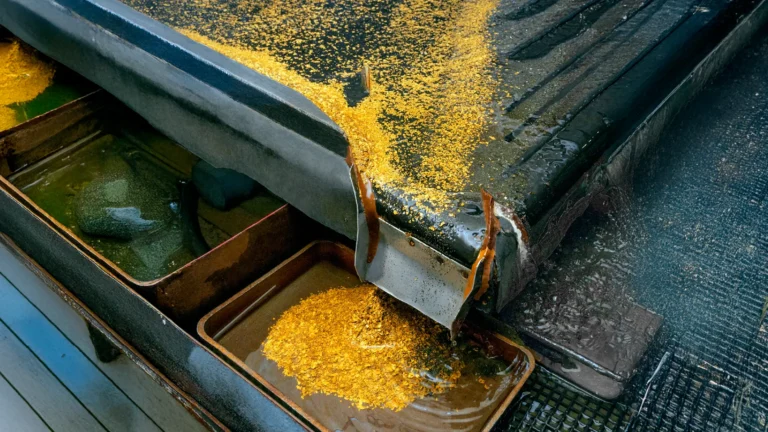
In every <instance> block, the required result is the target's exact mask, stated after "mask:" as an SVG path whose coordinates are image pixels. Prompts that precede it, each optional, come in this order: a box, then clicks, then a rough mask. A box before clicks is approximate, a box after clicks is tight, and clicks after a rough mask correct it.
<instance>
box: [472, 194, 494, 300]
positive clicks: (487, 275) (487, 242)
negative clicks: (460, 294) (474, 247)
mask: <svg viewBox="0 0 768 432" xmlns="http://www.w3.org/2000/svg"><path fill="white" fill-rule="evenodd" d="M480 193H481V195H482V197H483V212H484V213H485V237H484V238H483V243H482V245H481V246H480V253H478V254H477V259H475V262H474V263H473V264H472V269H471V271H470V272H469V278H468V279H467V285H466V287H465V288H464V300H466V299H467V297H469V295H470V294H472V288H474V282H475V278H476V277H477V272H478V271H481V269H480V265H481V264H482V265H483V268H482V272H483V273H482V278H481V282H480V289H479V290H478V292H477V294H475V300H479V299H480V297H482V295H483V294H485V292H486V291H487V290H488V286H489V285H490V283H491V273H492V270H493V259H494V257H495V256H496V236H497V235H498V234H499V231H501V224H500V223H499V219H498V218H497V217H496V215H495V214H494V212H493V208H494V200H493V197H492V196H491V194H489V193H488V192H486V191H485V190H481V191H480Z"/></svg>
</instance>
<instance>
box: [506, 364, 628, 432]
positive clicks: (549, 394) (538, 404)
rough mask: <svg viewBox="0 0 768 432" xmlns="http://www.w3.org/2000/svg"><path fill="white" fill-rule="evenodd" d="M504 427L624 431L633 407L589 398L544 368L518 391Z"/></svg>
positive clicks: (544, 430)
mask: <svg viewBox="0 0 768 432" xmlns="http://www.w3.org/2000/svg"><path fill="white" fill-rule="evenodd" d="M511 411H512V412H511V414H510V415H509V417H508V420H507V426H506V427H505V428H504V429H503V430H505V431H508V432H513V431H536V432H554V431H585V432H586V431H589V432H615V431H623V430H624V429H625V428H626V425H627V424H628V423H629V420H630V418H631V415H632V410H630V409H629V408H627V407H625V406H624V405H622V404H613V403H609V402H604V401H601V400H599V399H596V398H593V397H590V396H588V395H586V394H584V393H582V392H581V391H580V390H577V389H575V388H574V387H572V386H570V385H569V384H567V383H566V382H565V381H563V380H562V379H561V378H559V377H557V376H556V375H554V374H553V373H551V372H548V371H547V370H545V369H543V368H539V369H536V371H535V372H534V374H533V376H531V378H530V379H529V380H528V383H527V384H526V386H525V387H524V389H523V391H522V392H521V393H520V397H519V398H518V400H517V402H516V404H515V406H514V408H512V409H511Z"/></svg>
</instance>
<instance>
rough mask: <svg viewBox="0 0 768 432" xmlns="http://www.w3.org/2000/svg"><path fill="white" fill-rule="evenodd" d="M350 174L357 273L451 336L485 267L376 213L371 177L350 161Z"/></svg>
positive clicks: (479, 286) (480, 282)
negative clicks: (464, 260)
mask: <svg viewBox="0 0 768 432" xmlns="http://www.w3.org/2000/svg"><path fill="white" fill-rule="evenodd" d="M350 179H351V181H352V185H353V188H354V192H355V198H356V202H357V240H356V242H355V270H356V271H357V275H358V277H360V279H361V280H363V281H368V282H370V283H372V284H374V285H376V286H377V287H378V288H380V289H382V290H383V291H385V292H386V293H387V294H389V295H391V296H393V297H395V298H396V299H398V300H400V301H402V302H403V303H406V304H407V305H409V306H411V307H413V308H415V309H416V310H418V311H419V312H421V313H423V314H424V315H426V316H427V317H429V318H431V319H432V320H434V321H435V322H437V323H439V324H441V325H442V326H444V327H446V328H448V329H449V330H450V332H451V336H452V337H455V336H456V335H457V334H458V330H459V328H460V326H461V323H462V321H463V319H464V317H465V316H466V314H467V312H468V311H469V307H470V305H471V303H472V299H473V297H474V296H475V294H476V293H478V292H482V291H483V290H484V288H483V286H482V285H483V279H484V278H483V274H484V273H485V272H483V271H473V270H472V269H470V268H467V267H466V266H464V265H462V264H461V263H459V262H457V261H456V260H454V259H453V258H451V257H449V256H447V255H445V254H443V253H441V252H440V251H438V250H436V249H434V248H432V247H431V246H429V245H427V244H426V243H424V242H422V241H421V240H419V239H418V238H416V237H414V236H412V235H411V234H410V233H406V232H404V231H402V230H400V229H399V228H397V227H396V226H394V225H393V224H391V223H389V222H387V221H386V220H385V219H383V218H381V217H379V216H378V215H377V214H376V213H375V198H374V196H373V190H372V188H371V185H370V182H368V181H367V180H366V179H365V178H364V177H363V176H362V175H361V174H360V173H359V172H358V171H357V168H356V167H355V166H354V165H351V166H350ZM366 201H367V202H366ZM371 208H373V211H371ZM491 260H493V258H492V257H491ZM485 262H486V257H484V256H482V254H481V256H479V257H478V260H477V261H476V262H475V264H474V265H473V269H475V268H485ZM486 288H487V279H486Z"/></svg>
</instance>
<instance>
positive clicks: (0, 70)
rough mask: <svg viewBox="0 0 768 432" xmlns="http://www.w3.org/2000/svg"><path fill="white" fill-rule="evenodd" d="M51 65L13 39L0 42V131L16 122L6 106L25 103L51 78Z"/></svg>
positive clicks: (12, 111) (52, 71)
mask: <svg viewBox="0 0 768 432" xmlns="http://www.w3.org/2000/svg"><path fill="white" fill-rule="evenodd" d="M53 73H54V69H53V66H52V65H51V64H50V63H48V62H46V61H44V60H42V59H40V58H39V56H38V55H37V52H36V51H35V50H34V49H32V48H31V47H29V46H27V45H24V44H22V43H20V42H19V41H17V40H12V41H7V42H4V41H0V130H5V129H8V128H10V127H12V126H15V125H16V123H17V119H16V111H14V110H13V109H12V108H10V107H9V106H8V105H12V104H17V103H23V102H29V101H31V100H32V99H34V98H35V97H37V95H39V94H40V93H42V92H43V90H45V89H46V88H47V87H48V86H49V85H51V80H52V79H53Z"/></svg>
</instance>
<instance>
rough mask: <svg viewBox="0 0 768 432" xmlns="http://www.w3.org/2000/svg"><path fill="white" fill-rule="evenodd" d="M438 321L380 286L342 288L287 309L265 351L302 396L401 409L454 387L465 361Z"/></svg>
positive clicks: (266, 344) (273, 330)
mask: <svg viewBox="0 0 768 432" xmlns="http://www.w3.org/2000/svg"><path fill="white" fill-rule="evenodd" d="M447 341H448V339H447V336H446V334H445V332H444V329H442V328H441V327H440V326H439V325H438V324H436V323H434V322H432V321H430V320H429V319H428V318H426V317H424V316H423V315H421V314H419V313H418V312H416V311H415V310H413V309H411V308H409V307H408V306H405V305H403V304H402V303H399V302H397V301H396V300H394V299H392V298H391V297H389V296H387V295H386V294H384V293H382V292H381V290H378V289H376V287H374V286H373V285H362V286H359V287H355V288H335V289H331V290H328V291H324V292H322V293H319V294H315V295H312V296H310V297H308V298H306V299H304V300H303V301H302V302H301V303H299V304H297V305H295V306H293V307H292V308H290V309H289V310H287V311H286V312H285V313H283V315H282V316H281V317H280V318H279V319H278V320H277V322H276V323H275V324H274V326H273V327H272V328H271V329H270V331H269V335H268V336H267V339H266V341H265V342H264V347H263V348H264V354H265V356H266V357H267V358H269V359H270V360H273V361H275V362H276V363H277V365H278V366H279V367H280V369H281V370H282V371H283V373H284V374H285V375H287V376H291V377H295V378H296V380H297V382H298V388H299V390H300V391H301V394H302V397H306V396H308V395H311V394H314V393H325V394H331V395H336V396H339V397H341V398H344V399H347V400H350V401H352V402H353V403H354V404H355V405H356V406H357V407H358V408H360V409H365V408H389V409H391V410H394V411H399V410H401V409H403V408H405V407H406V406H408V405H409V404H410V403H411V402H413V401H414V400H416V399H419V398H422V397H425V396H427V395H430V394H439V393H442V392H445V391H446V390H447V389H449V388H451V387H453V386H454V385H455V383H456V381H457V380H458V379H459V377H460V376H461V367H462V364H461V361H460V360H458V359H457V357H456V356H454V355H453V354H452V353H451V348H450V343H449V342H447Z"/></svg>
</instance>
